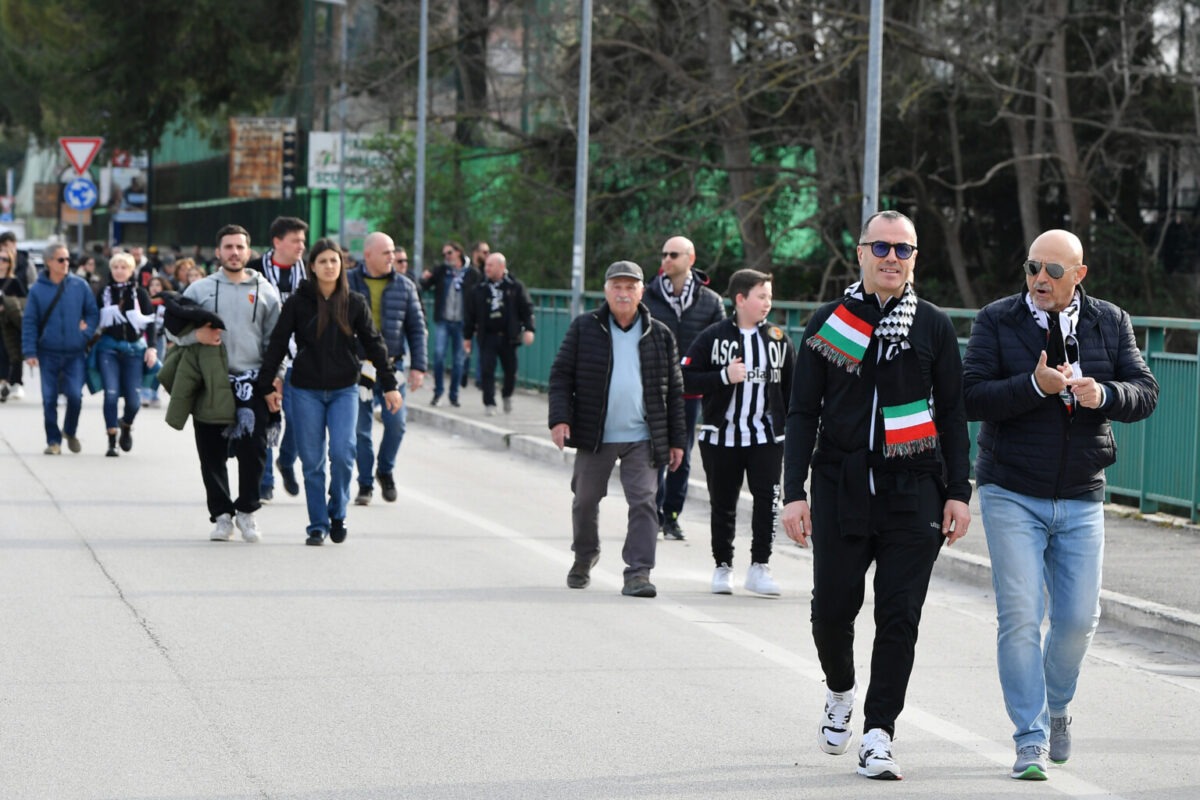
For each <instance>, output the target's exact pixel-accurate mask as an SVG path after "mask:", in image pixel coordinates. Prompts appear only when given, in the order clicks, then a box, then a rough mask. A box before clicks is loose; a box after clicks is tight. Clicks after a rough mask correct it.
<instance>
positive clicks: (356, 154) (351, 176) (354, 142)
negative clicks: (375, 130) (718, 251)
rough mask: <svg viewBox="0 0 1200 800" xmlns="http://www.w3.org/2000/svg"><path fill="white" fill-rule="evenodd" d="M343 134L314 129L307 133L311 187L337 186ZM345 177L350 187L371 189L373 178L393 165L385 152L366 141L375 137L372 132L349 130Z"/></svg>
mask: <svg viewBox="0 0 1200 800" xmlns="http://www.w3.org/2000/svg"><path fill="white" fill-rule="evenodd" d="M341 135H342V134H339V133H336V132H333V133H330V132H328V131H313V132H312V133H310V134H309V135H308V188H310V189H336V188H338V159H339V158H340V156H341V149H340V147H341ZM345 136H346V163H345V166H344V169H345V180H346V188H347V189H369V188H371V181H372V178H373V177H374V176H376V175H378V174H379V173H382V172H386V171H387V170H388V169H389V168H390V165H389V163H388V160H387V158H386V157H385V156H384V155H383V153H381V152H379V151H378V150H372V149H370V148H369V147H368V146H367V145H368V143H369V142H370V141H371V140H372V139H374V138H375V136H374V134H370V133H347V134H345Z"/></svg>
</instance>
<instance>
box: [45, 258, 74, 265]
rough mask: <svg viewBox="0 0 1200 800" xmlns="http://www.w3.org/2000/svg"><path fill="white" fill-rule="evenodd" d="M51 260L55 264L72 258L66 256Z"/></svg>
mask: <svg viewBox="0 0 1200 800" xmlns="http://www.w3.org/2000/svg"><path fill="white" fill-rule="evenodd" d="M50 260H51V261H53V262H54V263H55V264H62V263H65V262H69V261H70V260H71V259H69V258H65V257H59V258H52V259H50Z"/></svg>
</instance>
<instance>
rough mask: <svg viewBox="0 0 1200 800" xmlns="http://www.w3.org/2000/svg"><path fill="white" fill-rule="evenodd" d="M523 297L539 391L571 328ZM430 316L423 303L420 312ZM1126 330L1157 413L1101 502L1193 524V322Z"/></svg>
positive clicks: (1199, 382) (1131, 433)
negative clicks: (1185, 343) (1173, 340)
mask: <svg viewBox="0 0 1200 800" xmlns="http://www.w3.org/2000/svg"><path fill="white" fill-rule="evenodd" d="M530 295H531V296H532V298H533V304H534V310H535V314H536V319H537V329H538V330H537V337H536V339H535V341H534V343H533V346H532V347H523V348H521V352H520V359H519V367H518V380H519V382H520V384H521V385H522V386H525V387H528V388H535V389H540V390H542V391H545V389H546V387H547V383H548V381H549V377H550V365H551V364H552V363H553V361H554V356H555V354H556V353H557V352H558V346H559V344H560V343H561V342H562V340H563V336H564V335H565V334H566V331H567V326H568V325H570V324H571V293H570V292H569V291H566V290H557V289H531V290H530ZM601 300H603V295H602V294H601V293H600V292H589V293H587V294H586V295H585V299H584V303H585V307H587V308H594V307H595V306H596V305H598V304H599V303H600V301H601ZM819 305H820V304H819V303H794V302H776V303H775V304H774V307H773V310H772V312H771V313H772V316H773V318H774V319H775V320H776V321H777V322H779V323H780V324H782V326H783V327H784V328H785V329H786V330H787V331H788V333H789V335H791V336H792V337H793V338H794V339H798V338H799V336H800V334H801V333H802V332H803V330H804V325H805V323H807V321H808V318H809V316H810V315H811V314H812V312H813V311H814V310H815V309H816V308H817V307H818V306H819ZM431 310H432V309H431V308H429V304H428V303H427V306H426V311H427V313H428V312H429V311H431ZM945 311H946V313H948V314H949V315H950V317H951V319H953V320H955V321H956V322H957V323H960V324H965V323H966V322H968V321H970V320H973V319H974V318H975V314H976V313H977V312H976V310H975V309H967V308H948V309H945ZM1133 326H1134V330H1135V331H1136V332H1137V334H1138V336H1139V338H1140V339H1141V342H1142V352H1143V355H1144V356H1145V358H1146V363H1147V364H1148V365H1149V367H1150V370H1151V371H1152V372H1153V373H1154V377H1155V378H1157V379H1158V382H1159V386H1160V394H1159V400H1158V408H1157V410H1156V411H1155V412H1154V414H1153V415H1151V417H1150V418H1149V419H1146V420H1143V421H1141V422H1137V423H1133V424H1124V423H1113V433H1114V437H1115V439H1116V442H1117V450H1118V453H1119V458H1118V460H1117V463H1116V464H1114V465H1113V466H1111V467H1109V468H1108V470H1107V479H1108V488H1107V494H1108V497H1109V499H1110V500H1113V501H1117V502H1123V503H1126V504H1131V505H1136V506H1137V508H1138V510H1139V511H1142V512H1145V513H1153V512H1155V511H1158V510H1160V509H1162V510H1170V511H1171V512H1173V513H1176V514H1180V515H1181V516H1188V517H1190V518H1191V520H1192V522H1197V521H1200V345H1198V346H1197V352H1194V353H1173V352H1168V351H1167V349H1166V342H1167V338H1168V334H1169V333H1171V332H1187V333H1190V334H1196V333H1200V320H1194V319H1176V318H1172V317H1133ZM431 327H432V326H431ZM960 333H966V332H965V331H960ZM1198 338H1200V337H1198ZM431 343H432V342H431ZM959 344H960V346H961V347H962V348H963V349H964V350H965V349H966V345H967V339H966V337H965V336H962V337H960V339H959ZM430 356H431V358H432V353H431V354H430ZM978 430H979V423H971V424H970V431H971V462H972V464H973V463H974V460H975V449H976V444H975V437H976V434H977V433H978ZM1164 507H1165V508H1164Z"/></svg>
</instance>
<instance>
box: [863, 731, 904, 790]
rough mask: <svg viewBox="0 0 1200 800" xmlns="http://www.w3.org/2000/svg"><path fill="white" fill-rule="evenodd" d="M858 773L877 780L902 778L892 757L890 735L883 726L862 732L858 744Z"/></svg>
mask: <svg viewBox="0 0 1200 800" xmlns="http://www.w3.org/2000/svg"><path fill="white" fill-rule="evenodd" d="M858 774H859V775H865V776H867V777H868V778H874V779H875V780H877V781H898V780H902V779H903V778H904V776H903V775H901V774H900V767H898V766H897V765H896V762H895V760H894V759H893V758H892V737H891V736H889V735H888V732H887V731H885V730H884V729H883V728H871V730H869V731H867V732H866V733H864V734H863V738H862V744H860V745H859V746H858Z"/></svg>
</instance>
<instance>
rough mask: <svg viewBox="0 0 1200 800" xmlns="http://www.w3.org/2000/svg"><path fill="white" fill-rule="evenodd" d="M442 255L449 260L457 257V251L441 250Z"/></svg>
mask: <svg viewBox="0 0 1200 800" xmlns="http://www.w3.org/2000/svg"><path fill="white" fill-rule="evenodd" d="M442 255H443V256H445V257H446V258H449V257H450V256H456V255H458V251H457V250H443V251H442Z"/></svg>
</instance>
